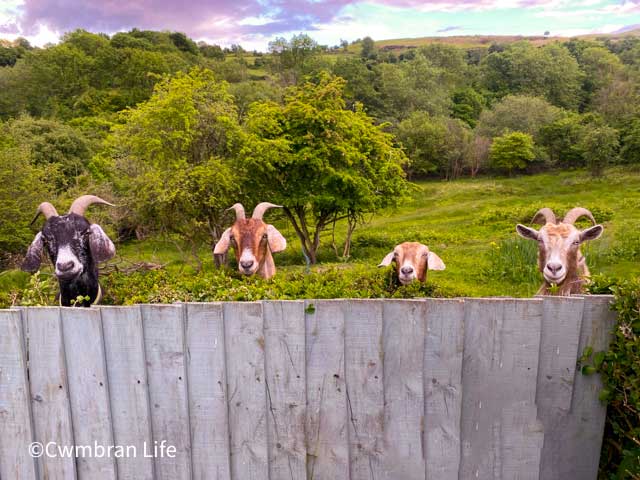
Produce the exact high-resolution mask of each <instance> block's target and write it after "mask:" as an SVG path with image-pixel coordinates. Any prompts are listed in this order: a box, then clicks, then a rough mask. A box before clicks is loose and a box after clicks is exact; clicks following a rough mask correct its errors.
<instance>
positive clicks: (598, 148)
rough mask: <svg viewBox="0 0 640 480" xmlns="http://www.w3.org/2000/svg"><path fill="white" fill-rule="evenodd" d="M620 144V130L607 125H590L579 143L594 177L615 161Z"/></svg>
mask: <svg viewBox="0 0 640 480" xmlns="http://www.w3.org/2000/svg"><path fill="white" fill-rule="evenodd" d="M619 146H620V143H619V141H618V131H617V130H616V129H614V128H611V127H607V126H592V125H589V126H588V127H586V128H585V130H584V132H583V135H582V138H581V140H580V143H579V148H580V150H581V151H582V156H583V157H584V159H585V161H586V163H587V166H588V167H589V169H590V170H591V174H592V175H593V176H594V177H599V176H601V175H602V171H603V170H604V167H605V166H606V165H608V164H609V163H613V162H614V161H615V159H616V157H617V154H618V148H619Z"/></svg>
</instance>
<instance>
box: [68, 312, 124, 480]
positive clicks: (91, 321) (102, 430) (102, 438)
mask: <svg viewBox="0 0 640 480" xmlns="http://www.w3.org/2000/svg"><path fill="white" fill-rule="evenodd" d="M61 315H62V330H63V336H64V348H65V357H66V361H67V376H68V381H69V399H70V401H71V420H72V423H73V437H74V442H75V444H76V448H79V449H81V450H79V452H78V456H77V458H76V469H77V472H78V478H79V479H87V480H103V479H104V480H111V479H115V478H116V461H115V457H114V456H113V455H109V454H108V453H107V454H105V453H100V452H101V451H102V450H99V449H100V447H101V448H102V449H107V448H108V447H110V446H113V444H114V443H113V432H112V429H111V406H110V403H109V387H108V382H107V369H106V362H105V353H104V342H103V337H102V321H101V318H100V310H97V309H93V308H91V309H84V308H82V309H81V308H62V309H61Z"/></svg>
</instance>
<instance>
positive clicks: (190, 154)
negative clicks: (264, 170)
mask: <svg viewBox="0 0 640 480" xmlns="http://www.w3.org/2000/svg"><path fill="white" fill-rule="evenodd" d="M237 118H238V117H237V111H236V108H235V106H234V104H233V98H232V96H231V95H230V94H229V92H228V85H227V84H226V82H218V81H216V80H215V78H214V77H213V74H212V72H211V71H209V70H203V69H199V68H196V69H193V70H191V71H190V72H189V73H179V74H177V75H176V76H174V77H165V78H164V79H162V80H161V81H160V82H159V83H158V84H157V85H156V87H155V89H154V93H153V96H152V97H151V98H150V99H149V100H148V101H146V102H144V103H141V104H140V105H138V106H136V107H135V108H131V109H128V110H127V111H125V112H123V114H122V118H121V121H122V124H121V125H118V126H116V127H114V130H113V133H112V134H111V135H110V137H109V138H108V139H107V140H106V153H105V154H104V155H103V156H102V158H101V157H98V158H97V159H95V160H94V164H95V165H96V168H101V169H102V170H103V171H106V175H107V178H110V179H111V182H112V183H113V185H114V188H115V190H116V192H118V193H119V195H120V196H121V197H122V198H123V204H124V205H127V206H128V208H129V209H130V212H129V213H128V214H127V217H126V218H127V221H128V222H130V226H132V227H136V226H144V227H146V228H148V229H151V230H152V231H157V232H161V233H178V234H179V235H181V236H182V237H183V238H185V239H187V240H189V241H190V242H191V245H192V247H193V248H195V245H196V240H198V239H201V238H203V237H204V238H207V237H208V238H209V240H210V242H211V245H213V244H214V243H215V241H217V240H218V238H219V235H220V234H221V233H222V226H223V220H224V219H223V214H224V209H225V208H227V207H228V206H229V205H231V204H232V203H234V202H235V201H237V200H238V196H239V195H240V185H241V182H242V177H243V175H242V172H241V171H240V170H239V169H237V168H235V167H234V165H233V162H232V159H233V158H235V155H236V154H237V151H238V149H239V147H240V142H241V135H240V131H239V126H238V123H237ZM104 157H106V158H104Z"/></svg>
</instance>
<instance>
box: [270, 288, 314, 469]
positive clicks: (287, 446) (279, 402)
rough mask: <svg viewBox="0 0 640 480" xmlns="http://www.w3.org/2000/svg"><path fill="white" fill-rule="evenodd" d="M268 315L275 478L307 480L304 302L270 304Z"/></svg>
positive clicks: (271, 430)
mask: <svg viewBox="0 0 640 480" xmlns="http://www.w3.org/2000/svg"><path fill="white" fill-rule="evenodd" d="M263 315H264V340H265V355H266V357H265V372H266V388H267V409H268V412H267V436H268V443H269V478H270V479H271V480H279V479H283V480H284V479H287V480H296V479H299V478H305V477H306V471H307V466H306V463H307V448H306V445H305V436H304V424H305V417H306V411H307V408H306V402H307V396H306V393H305V388H306V371H305V313H304V302H303V301H292V302H264V303H263Z"/></svg>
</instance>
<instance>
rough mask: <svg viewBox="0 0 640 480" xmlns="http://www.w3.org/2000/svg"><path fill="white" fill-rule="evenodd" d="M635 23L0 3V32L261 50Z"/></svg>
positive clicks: (324, 0) (534, 1) (369, 7)
mask: <svg viewBox="0 0 640 480" xmlns="http://www.w3.org/2000/svg"><path fill="white" fill-rule="evenodd" d="M631 26H637V27H640V0H431V1H427V2H424V1H417V0H364V1H358V0H303V1H295V0H234V1H223V0H182V1H175V0H0V38H5V39H10V40H11V39H14V38H16V37H18V36H23V37H26V38H27V39H28V40H29V41H30V42H31V43H32V44H34V45H38V46H41V45H44V44H46V43H48V42H52V43H55V42H56V41H58V39H59V38H60V36H61V35H62V34H64V33H65V32H69V31H73V30H75V29H78V28H82V29H85V30H88V31H90V32H103V33H108V34H113V33H115V32H119V31H127V30H131V29H132V28H139V29H150V30H171V31H180V32H183V33H186V34H187V35H189V36H190V37H191V38H193V39H195V40H203V41H206V42H207V43H215V44H219V45H222V46H229V45H231V44H233V43H236V44H240V45H242V46H243V47H244V48H245V49H247V50H254V49H255V50H261V51H265V50H266V49H267V47H268V44H269V41H271V40H273V39H274V38H276V37H285V38H290V37H291V36H292V35H295V34H299V33H307V34H308V35H310V36H311V37H313V38H314V39H315V40H316V41H317V42H318V43H320V44H322V45H329V46H333V45H338V44H339V43H340V41H341V40H348V41H353V40H356V39H358V38H362V37H365V36H370V37H372V38H373V39H375V40H384V39H390V38H410V37H424V36H444V35H543V34H544V33H545V32H547V31H548V32H549V33H550V34H551V35H552V36H573V35H581V34H586V33H611V32H616V31H620V30H622V29H625V28H629V27H631Z"/></svg>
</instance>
